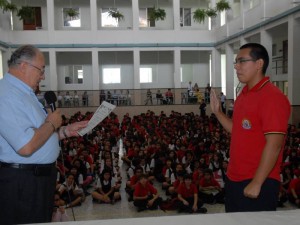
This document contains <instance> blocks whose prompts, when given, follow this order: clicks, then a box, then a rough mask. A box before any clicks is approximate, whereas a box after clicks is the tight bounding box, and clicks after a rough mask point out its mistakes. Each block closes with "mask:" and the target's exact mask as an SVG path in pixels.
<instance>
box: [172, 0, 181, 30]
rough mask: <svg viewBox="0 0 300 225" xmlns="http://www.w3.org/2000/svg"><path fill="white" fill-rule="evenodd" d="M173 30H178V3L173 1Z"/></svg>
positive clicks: (177, 0)
mask: <svg viewBox="0 0 300 225" xmlns="http://www.w3.org/2000/svg"><path fill="white" fill-rule="evenodd" d="M173 15H174V16H173V20H174V30H180V1H179V0H173Z"/></svg>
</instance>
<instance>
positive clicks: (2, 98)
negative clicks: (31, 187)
mask: <svg viewBox="0 0 300 225" xmlns="http://www.w3.org/2000/svg"><path fill="white" fill-rule="evenodd" d="M0 109H1V111H0V161H1V162H6V163H23V164H47V163H53V162H55V161H56V159H57V157H58V155H59V140H58V134H57V132H55V133H53V134H52V135H51V137H50V138H49V139H48V140H47V142H46V143H45V144H44V145H43V146H41V147H40V148H39V149H38V150H37V151H36V152H34V153H33V154H31V155H30V156H22V155H20V154H18V151H19V150H20V149H21V148H22V147H24V146H25V145H26V144H27V143H28V142H29V141H30V140H31V139H32V138H33V135H34V130H35V129H37V128H39V127H40V126H41V125H42V124H43V123H44V122H45V118H46V116H47V113H46V112H45V110H44V109H43V105H42V104H41V103H40V102H39V101H38V99H37V97H36V96H35V94H34V92H33V90H32V88H31V87H29V86H28V85H27V84H25V83H24V82H23V81H21V80H19V79H18V78H16V77H15V76H12V75H11V74H9V73H6V74H5V75H4V77H3V79H2V80H0Z"/></svg>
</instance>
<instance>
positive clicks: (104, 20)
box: [101, 8, 119, 27]
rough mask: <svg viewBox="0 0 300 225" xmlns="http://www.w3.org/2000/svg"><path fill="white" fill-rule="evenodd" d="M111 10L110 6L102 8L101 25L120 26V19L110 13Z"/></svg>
mask: <svg viewBox="0 0 300 225" xmlns="http://www.w3.org/2000/svg"><path fill="white" fill-rule="evenodd" d="M109 10H110V9H108V8H103V9H102V10H101V27H118V26H119V22H118V20H117V19H115V18H113V17H111V16H110V15H109ZM112 10H117V9H112Z"/></svg>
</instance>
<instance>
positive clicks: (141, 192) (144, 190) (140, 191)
mask: <svg viewBox="0 0 300 225" xmlns="http://www.w3.org/2000/svg"><path fill="white" fill-rule="evenodd" d="M156 193H157V190H156V188H155V187H153V185H152V184H150V183H149V182H147V183H146V185H145V186H143V185H142V184H141V183H140V182H138V183H137V184H136V186H135V189H134V194H133V195H134V196H136V197H144V196H146V195H149V194H153V195H155V194H156Z"/></svg>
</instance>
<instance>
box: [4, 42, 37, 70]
mask: <svg viewBox="0 0 300 225" xmlns="http://www.w3.org/2000/svg"><path fill="white" fill-rule="evenodd" d="M38 52H39V49H38V48H36V47H34V46H32V45H23V46H21V47H19V48H18V49H16V50H15V51H14V52H13V53H12V55H11V57H10V59H9V60H8V61H7V65H8V67H14V66H16V65H17V64H19V63H20V62H21V61H29V62H30V61H32V60H33V59H34V58H35V57H36V56H37V53H38Z"/></svg>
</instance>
